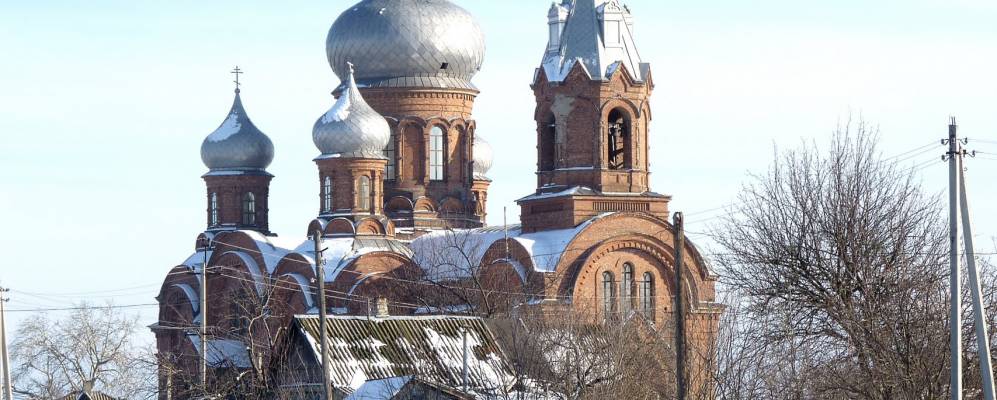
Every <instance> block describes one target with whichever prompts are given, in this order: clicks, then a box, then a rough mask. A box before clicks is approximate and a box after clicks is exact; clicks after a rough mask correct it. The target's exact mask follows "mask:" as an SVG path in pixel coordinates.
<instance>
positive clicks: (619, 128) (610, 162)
mask: <svg viewBox="0 0 997 400" xmlns="http://www.w3.org/2000/svg"><path fill="white" fill-rule="evenodd" d="M606 123H607V125H608V126H609V136H608V137H607V140H606V149H607V151H608V154H607V157H606V164H607V166H609V169H623V168H624V167H625V166H626V158H627V157H626V148H627V141H629V140H630V124H629V123H628V122H627V119H626V116H625V115H624V114H623V112H622V111H620V110H619V109H614V110H613V111H610V112H609V120H607V121H606Z"/></svg>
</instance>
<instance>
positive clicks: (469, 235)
mask: <svg viewBox="0 0 997 400" xmlns="http://www.w3.org/2000/svg"><path fill="white" fill-rule="evenodd" d="M609 214H610V213H606V214H602V215H599V216H596V217H595V218H592V219H589V220H588V221H585V222H584V223H582V224H579V225H578V226H576V227H574V228H568V229H555V230H549V231H541V232H533V233H523V232H522V227H521V226H520V225H510V226H508V227H507V228H503V227H501V226H491V227H486V228H477V229H462V230H450V231H437V232H432V233H429V234H426V235H423V236H420V237H419V238H417V239H415V240H414V241H412V251H413V256H412V258H413V260H414V261H415V262H416V263H417V264H418V265H419V266H421V267H422V268H423V270H425V271H426V273H427V275H428V276H429V277H430V278H431V279H441V280H445V279H455V278H462V277H467V276H470V275H472V274H474V273H475V272H477V271H478V270H479V269H480V268H481V267H482V265H481V263H482V259H483V258H484V256H485V252H486V251H488V248H489V247H490V246H491V245H492V244H493V243H495V242H496V241H498V240H500V239H503V238H505V237H506V236H507V235H508V237H509V239H510V240H512V241H514V242H516V243H519V244H520V245H521V246H522V247H523V248H524V249H525V250H526V252H527V253H528V254H529V256H530V259H531V261H532V262H533V269H534V270H535V271H537V272H554V270H555V269H556V268H557V264H558V263H559V262H560V261H561V256H562V255H563V254H564V253H565V252H566V251H568V244H569V243H571V240H572V239H574V238H575V236H578V234H579V233H580V232H581V231H583V230H584V229H585V228H587V227H588V226H589V225H590V224H591V223H592V222H594V221H596V220H598V219H599V218H601V217H603V216H606V215H609ZM504 261H507V262H508V261H510V260H504ZM513 266H517V267H518V268H521V269H523V270H522V271H517V272H518V273H520V276H521V277H522V276H524V275H525V274H526V271H525V267H523V266H522V265H521V264H519V263H515V264H513Z"/></svg>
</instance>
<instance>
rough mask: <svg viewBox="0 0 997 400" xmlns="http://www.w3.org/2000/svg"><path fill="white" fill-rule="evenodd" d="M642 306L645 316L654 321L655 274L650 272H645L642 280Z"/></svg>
mask: <svg viewBox="0 0 997 400" xmlns="http://www.w3.org/2000/svg"><path fill="white" fill-rule="evenodd" d="M640 308H641V311H643V312H644V318H647V319H648V320H650V321H654V275H653V274H651V273H650V272H645V273H644V279H643V280H642V281H640Z"/></svg>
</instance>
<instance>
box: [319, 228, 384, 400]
mask: <svg viewBox="0 0 997 400" xmlns="http://www.w3.org/2000/svg"><path fill="white" fill-rule="evenodd" d="M312 240H313V241H314V242H315V271H316V272H315V275H316V277H317V278H318V316H319V323H318V326H319V331H321V332H320V333H319V340H320V344H319V351H321V352H322V393H323V394H324V396H325V397H324V398H325V400H332V398H333V397H332V386H330V385H329V377H330V376H331V375H330V373H329V367H330V365H329V349H328V346H329V345H328V340H327V338H326V336H328V334H327V333H326V323H327V322H326V320H325V318H326V312H325V261H324V260H322V251H323V250H324V249H322V232H321V231H319V230H317V229H316V230H315V232H312ZM369 312H370V309H369V307H368V313H369Z"/></svg>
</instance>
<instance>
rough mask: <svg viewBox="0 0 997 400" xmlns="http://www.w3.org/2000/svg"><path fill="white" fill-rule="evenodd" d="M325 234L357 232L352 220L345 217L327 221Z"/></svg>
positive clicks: (350, 233)
mask: <svg viewBox="0 0 997 400" xmlns="http://www.w3.org/2000/svg"><path fill="white" fill-rule="evenodd" d="M323 233H324V234H326V235H354V234H356V233H357V230H356V228H355V227H354V226H353V222H351V221H350V220H348V219H346V218H336V219H333V220H331V221H329V224H328V225H326V227H325V231H324V232H323Z"/></svg>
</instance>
